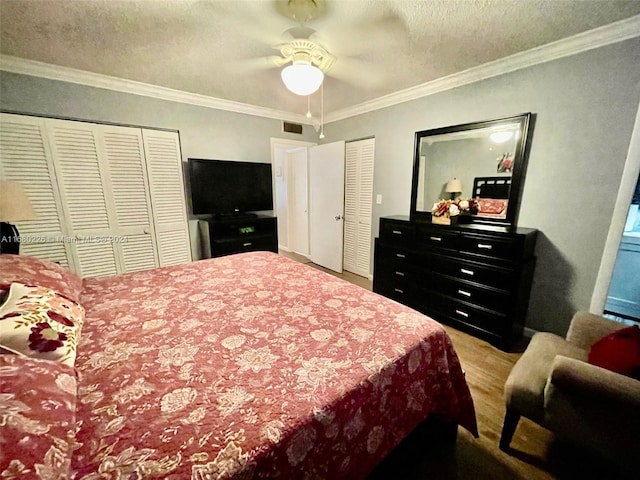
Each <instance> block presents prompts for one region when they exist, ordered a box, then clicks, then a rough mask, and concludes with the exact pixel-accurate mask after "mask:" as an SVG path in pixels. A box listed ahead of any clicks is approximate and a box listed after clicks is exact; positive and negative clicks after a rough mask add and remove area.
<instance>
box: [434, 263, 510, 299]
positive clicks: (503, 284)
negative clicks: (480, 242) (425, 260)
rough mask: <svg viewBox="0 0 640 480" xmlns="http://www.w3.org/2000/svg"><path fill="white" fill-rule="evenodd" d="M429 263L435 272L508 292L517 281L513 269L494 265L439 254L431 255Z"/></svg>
mask: <svg viewBox="0 0 640 480" xmlns="http://www.w3.org/2000/svg"><path fill="white" fill-rule="evenodd" d="M431 265H432V268H433V270H434V272H435V273H440V274H443V275H448V276H450V277H456V278H458V279H460V280H463V281H467V282H474V283H477V284H480V285H486V286H488V287H493V288H497V289H499V290H505V291H508V292H512V291H513V290H514V289H515V287H516V286H517V283H518V276H517V274H516V272H515V271H514V270H512V269H509V268H502V267H498V266H495V265H486V264H481V263H477V262H468V261H464V260H457V259H454V258H452V257H444V256H441V255H433V256H432V259H431Z"/></svg>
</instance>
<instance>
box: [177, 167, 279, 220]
mask: <svg viewBox="0 0 640 480" xmlns="http://www.w3.org/2000/svg"><path fill="white" fill-rule="evenodd" d="M189 180H190V183H191V206H192V209H193V214H194V215H238V214H245V213H247V212H256V211H262V210H273V185H272V178H271V164H270V163H253V162H235V161H229V160H207V159H201V158H190V159H189Z"/></svg>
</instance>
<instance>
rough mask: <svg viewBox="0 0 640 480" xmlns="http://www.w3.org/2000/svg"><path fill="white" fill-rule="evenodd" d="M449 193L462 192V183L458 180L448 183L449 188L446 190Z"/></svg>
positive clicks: (454, 179) (453, 179)
mask: <svg viewBox="0 0 640 480" xmlns="http://www.w3.org/2000/svg"><path fill="white" fill-rule="evenodd" d="M445 192H447V193H457V192H462V182H461V181H460V180H459V179H458V178H452V179H451V180H449V183H447V187H446V189H445Z"/></svg>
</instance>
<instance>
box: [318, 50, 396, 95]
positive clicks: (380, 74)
mask: <svg viewBox="0 0 640 480" xmlns="http://www.w3.org/2000/svg"><path fill="white" fill-rule="evenodd" d="M326 74H327V76H328V77H333V78H336V79H338V80H341V81H343V82H346V83H349V84H351V85H358V86H361V87H363V88H367V89H376V88H378V87H380V86H381V85H382V84H383V83H384V80H385V78H386V75H387V74H386V73H385V68H384V66H383V67H382V68H380V67H377V66H375V65H373V64H371V63H369V62H366V61H363V60H359V59H357V58H347V57H338V60H337V61H336V62H335V63H334V64H333V66H332V67H331V69H330V70H329V71H328V72H326Z"/></svg>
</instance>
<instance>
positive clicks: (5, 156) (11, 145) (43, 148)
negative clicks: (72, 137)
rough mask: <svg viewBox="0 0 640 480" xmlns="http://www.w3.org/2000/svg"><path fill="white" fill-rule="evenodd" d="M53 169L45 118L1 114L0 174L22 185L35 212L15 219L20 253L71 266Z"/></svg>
mask: <svg viewBox="0 0 640 480" xmlns="http://www.w3.org/2000/svg"><path fill="white" fill-rule="evenodd" d="M53 168H54V167H53V162H52V157H51V150H50V148H49V143H48V141H47V133H46V128H45V120H44V119H42V118H36V117H28V116H23V115H9V114H0V177H2V179H4V180H8V181H15V182H19V183H20V184H21V185H22V188H23V189H24V191H25V193H26V194H27V196H28V197H29V200H30V201H31V204H32V206H33V208H34V210H35V211H36V215H37V218H36V219H35V220H30V221H22V222H15V224H16V226H17V227H18V230H19V232H20V236H21V237H24V239H25V240H23V242H22V243H21V245H20V253H22V254H25V255H30V256H34V257H37V258H42V259H46V260H51V261H54V262H58V263H60V264H61V265H64V266H68V267H71V268H74V265H73V262H72V261H70V251H69V249H70V246H69V244H66V243H64V242H63V241H62V240H63V237H64V236H65V235H67V233H68V232H67V231H66V230H65V229H64V221H63V217H64V214H63V211H62V205H61V202H60V196H59V193H58V188H57V185H56V181H55V174H54V172H53Z"/></svg>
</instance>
